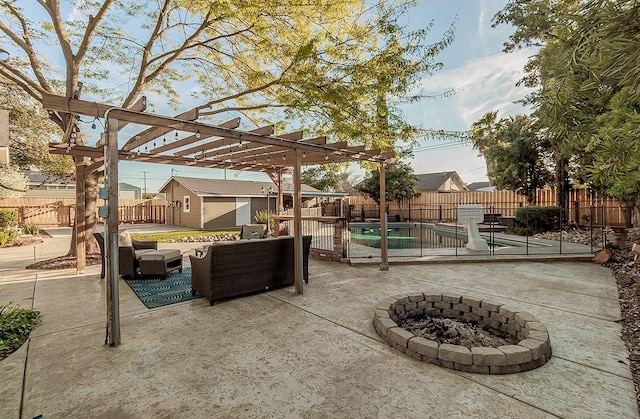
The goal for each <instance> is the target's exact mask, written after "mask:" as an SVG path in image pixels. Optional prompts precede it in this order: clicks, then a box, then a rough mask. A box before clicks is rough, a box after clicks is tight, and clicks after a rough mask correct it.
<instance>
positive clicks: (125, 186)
mask: <svg viewBox="0 0 640 419" xmlns="http://www.w3.org/2000/svg"><path fill="white" fill-rule="evenodd" d="M118 189H120V190H129V191H134V190H135V191H141V190H142V188H141V187H139V186H136V185H132V184H130V183H126V182H118Z"/></svg>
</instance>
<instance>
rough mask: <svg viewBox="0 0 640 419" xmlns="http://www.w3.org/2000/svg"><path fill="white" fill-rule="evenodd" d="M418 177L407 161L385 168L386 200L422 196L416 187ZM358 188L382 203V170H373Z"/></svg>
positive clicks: (401, 199) (400, 200)
mask: <svg viewBox="0 0 640 419" xmlns="http://www.w3.org/2000/svg"><path fill="white" fill-rule="evenodd" d="M417 184H418V177H417V176H416V175H415V174H414V173H413V168H412V167H411V166H409V165H408V164H406V163H403V162H398V163H396V164H392V165H389V166H387V167H386V168H385V185H386V194H385V201H398V203H401V202H402V201H404V200H406V199H411V198H415V197H418V196H420V192H419V191H418V190H417V189H416V186H417ZM357 189H358V190H359V191H360V192H362V193H364V194H366V195H368V196H370V197H371V198H372V199H373V200H374V201H376V202H377V203H378V204H379V203H380V171H379V170H373V171H372V172H371V173H370V174H369V176H368V177H366V178H365V179H364V180H363V181H362V182H361V183H360V184H359V185H358V186H357Z"/></svg>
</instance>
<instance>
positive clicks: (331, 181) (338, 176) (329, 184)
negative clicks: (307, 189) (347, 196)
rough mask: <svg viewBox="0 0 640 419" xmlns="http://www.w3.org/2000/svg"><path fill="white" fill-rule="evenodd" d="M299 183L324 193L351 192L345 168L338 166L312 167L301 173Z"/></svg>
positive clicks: (351, 184) (351, 186) (350, 182)
mask: <svg viewBox="0 0 640 419" xmlns="http://www.w3.org/2000/svg"><path fill="white" fill-rule="evenodd" d="M300 181H301V182H302V183H304V184H306V185H309V186H313V187H314V188H316V189H319V190H321V191H325V192H347V193H350V192H353V191H355V189H354V187H353V182H352V181H351V179H350V175H349V171H348V170H347V167H346V166H344V165H340V164H324V165H321V166H313V167H310V168H308V169H306V170H304V171H303V172H302V176H301V178H300Z"/></svg>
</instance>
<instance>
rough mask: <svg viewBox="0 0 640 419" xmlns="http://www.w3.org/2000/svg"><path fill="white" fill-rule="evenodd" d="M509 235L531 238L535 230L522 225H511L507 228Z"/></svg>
mask: <svg viewBox="0 0 640 419" xmlns="http://www.w3.org/2000/svg"><path fill="white" fill-rule="evenodd" d="M506 231H507V233H511V234H517V235H518V236H531V235H533V234H534V232H533V229H532V228H530V227H525V226H521V225H516V224H514V225H510V226H509V227H507V230H506Z"/></svg>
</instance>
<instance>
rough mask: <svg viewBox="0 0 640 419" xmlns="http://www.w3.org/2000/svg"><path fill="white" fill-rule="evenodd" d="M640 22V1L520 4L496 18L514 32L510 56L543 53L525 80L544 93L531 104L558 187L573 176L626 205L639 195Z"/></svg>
mask: <svg viewBox="0 0 640 419" xmlns="http://www.w3.org/2000/svg"><path fill="white" fill-rule="evenodd" d="M639 16H640V3H639V2H638V1H636V0H618V1H610V0H587V1H575V0H559V1H549V0H514V1H510V2H509V3H508V4H507V5H506V6H505V8H504V9H503V10H502V11H500V12H498V13H497V14H496V16H495V17H494V24H502V23H507V24H511V25H513V26H514V33H513V35H512V36H511V37H510V40H509V42H508V43H507V44H505V51H512V50H513V49H515V48H518V47H522V46H539V47H540V48H539V50H538V52H537V53H536V54H535V55H534V56H533V57H532V58H531V60H530V61H529V63H528V64H527V66H526V67H525V70H526V71H527V75H526V77H525V79H524V80H523V81H524V83H525V84H526V85H528V86H531V87H537V88H538V90H537V91H536V92H534V93H533V94H532V95H530V96H529V97H528V98H527V102H528V103H529V104H531V105H533V107H534V109H535V112H534V116H535V117H536V119H537V124H538V127H539V130H540V132H544V134H545V136H546V137H547V139H548V141H549V145H550V150H551V152H552V153H553V156H554V159H555V160H556V161H557V162H558V165H557V169H558V175H557V176H556V177H557V182H561V181H564V179H562V176H566V177H567V178H568V177H571V178H572V179H573V180H574V181H575V182H581V183H588V184H591V186H592V187H593V188H594V189H596V190H599V191H603V192H605V193H607V194H610V195H612V196H614V197H616V198H618V199H619V200H621V201H623V202H625V203H627V204H633V203H635V202H636V201H637V200H638V198H639V197H640V188H638V187H637V179H638V177H639V176H640V175H639V174H638V173H637V171H638V167H640V151H639V150H640V135H639V134H640V128H639V127H640V120H639V117H638V114H639V111H640V89H638V80H640V66H639V65H638V62H640V18H639ZM563 171H564V172H565V174H564V175H563V173H562V172H563ZM634 182H635V184H634Z"/></svg>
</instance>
